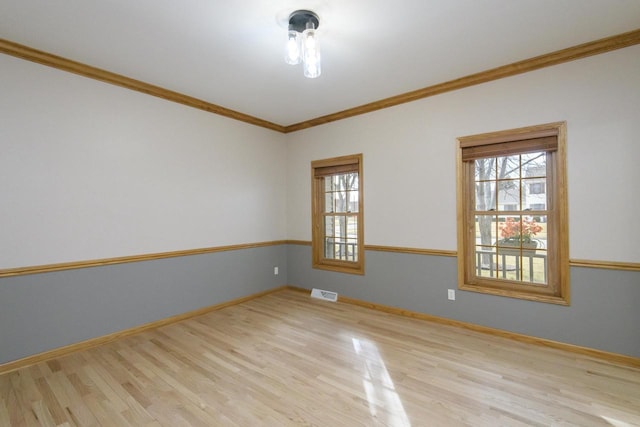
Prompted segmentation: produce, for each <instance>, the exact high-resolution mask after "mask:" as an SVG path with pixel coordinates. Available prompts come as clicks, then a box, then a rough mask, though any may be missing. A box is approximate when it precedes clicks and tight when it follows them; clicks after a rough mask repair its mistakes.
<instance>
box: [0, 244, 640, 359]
mask: <svg viewBox="0 0 640 427" xmlns="http://www.w3.org/2000/svg"><path fill="white" fill-rule="evenodd" d="M366 257H367V258H366V274H365V275H364V276H359V275H350V274H341V273H334V272H328V271H324V270H316V269H313V268H311V248H310V247H309V246H303V245H279V246H267V247H262V248H252V249H244V250H237V251H228V252H217V253H212V254H203V255H194V256H187V257H180V258H167V259H161V260H154V261H145V262H136V263H130V264H117V265H111V266H104V267H93V268H85V269H79V270H67V271H60V272H54V273H46V274H34V275H27V276H18V277H12V278H3V279H0V363H6V362H10V361H12V360H16V359H19V358H22V357H26V356H31V355H34V354H38V353H42V352H44V351H47V350H51V349H54V348H58V347H62V346H65V345H69V344H73V343H76V342H80V341H84V340H87V339H90V338H95V337H100V336H103V335H107V334H110V333H112V332H117V331H121V330H126V329H129V328H132V327H135V326H139V325H142V324H145V323H149V322H153V321H156V320H160V319H164V318H167V317H170V316H173V315H176V314H181V313H185V312H188V311H191V310H195V309H198V308H201V307H207V306H210V305H215V304H219V303H222V302H225V301H230V300H233V299H236V298H240V297H244V296H247V295H251V294H254V293H257V292H261V291H264V290H268V289H273V288H276V287H278V286H282V285H284V284H290V285H294V286H299V287H303V288H308V289H311V288H314V287H315V288H321V289H327V290H332V291H336V292H338V293H339V294H341V295H345V296H349V297H352V298H358V299H360V300H363V301H369V302H373V303H377V304H384V305H389V306H394V307H399V308H403V309H407V310H411V311H416V312H420V313H426V314H431V315H435V316H440V317H445V318H449V319H454V320H460V321H464V322H469V323H473V324H477V325H483V326H488V327H492V328H497V329H502V330H506V331H511V332H516V333H521V334H526V335H530V336H534V337H541V338H546V339H551V340H554V341H560V342H565V343H569V344H575V345H579V346H584V347H590V348H595V349H600V350H604V351H610V352H614V353H620V354H626V355H629V356H635V357H640V328H638V325H640V310H638V309H637V307H636V306H637V304H638V302H640V273H638V272H630V271H618V270H601V269H592V268H577V267H573V268H572V269H571V299H572V302H571V306H569V307H564V306H558V305H553V304H544V303H536V302H530V301H522V300H517V299H511V298H503V297H497V296H491V295H484V294H479V293H475V292H465V291H460V290H457V282H456V280H457V273H456V268H457V266H456V258H453V257H442V256H425V255H412V254H401V253H391V252H378V251H367V253H366ZM274 266H278V267H279V270H280V274H279V275H278V276H275V275H274V274H273V267H274ZM449 288H451V289H456V301H448V300H447V289H449Z"/></svg>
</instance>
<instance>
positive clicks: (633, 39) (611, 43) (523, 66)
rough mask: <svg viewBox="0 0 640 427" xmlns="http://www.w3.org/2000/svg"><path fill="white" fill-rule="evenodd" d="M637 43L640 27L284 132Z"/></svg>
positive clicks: (330, 115)
mask: <svg viewBox="0 0 640 427" xmlns="http://www.w3.org/2000/svg"><path fill="white" fill-rule="evenodd" d="M636 44H640V29H637V30H634V31H629V32H627V33H623V34H618V35H615V36H611V37H607V38H604V39H600V40H596V41H592V42H588V43H584V44H581V45H578V46H573V47H569V48H567V49H562V50H557V51H555V52H551V53H546V54H544V55H540V56H536V57H534V58H529V59H525V60H523V61H518V62H514V63H512V64H508V65H503V66H500V67H497V68H492V69H490V70H486V71H481V72H479V73H475V74H470V75H468V76H465V77H461V78H459V79H455V80H449V81H448V82H444V83H439V84H436V85H433V86H428V87H425V88H422V89H418V90H414V91H411V92H407V93H403V94H401V95H396V96H392V97H390V98H385V99H382V100H379V101H374V102H371V103H369V104H364V105H361V106H359V107H354V108H350V109H348V110H344V111H340V112H338V113H333V114H328V115H326V116H322V117H317V118H315V119H311V120H307V121H304V122H300V123H297V124H293V125H289V126H285V129H284V132H285V133H291V132H297V131H299V130H303V129H308V128H311V127H314V126H320V125H323V124H326V123H330V122H335V121H338V120H343V119H346V118H349V117H354V116H358V115H361V114H367V113H370V112H372V111H376V110H382V109H384V108H389V107H394V106H396V105H400V104H405V103H407V102H412V101H416V100H419V99H423V98H428V97H430V96H434V95H439V94H441V93H445V92H451V91H454V90H458V89H463V88H466V87H469V86H475V85H479V84H482V83H486V82H490V81H493V80H499V79H503V78H505V77H511V76H515V75H517V74H523V73H527V72H529V71H534V70H538V69H540V68H545V67H551V66H553V65H558V64H562V63H565V62H569V61H574V60H576V59H582V58H586V57H588V56H593V55H598V54H601V53H605V52H609V51H612V50H617V49H622V48H624V47H629V46H633V45H636Z"/></svg>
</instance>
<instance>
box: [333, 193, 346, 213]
mask: <svg viewBox="0 0 640 427" xmlns="http://www.w3.org/2000/svg"><path fill="white" fill-rule="evenodd" d="M333 200H334V204H335V209H336V210H335V212H346V211H347V192H346V191H336V192H335V193H333Z"/></svg>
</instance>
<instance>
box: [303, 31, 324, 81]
mask: <svg viewBox="0 0 640 427" xmlns="http://www.w3.org/2000/svg"><path fill="white" fill-rule="evenodd" d="M302 66H303V71H304V76H305V77H308V78H310V79H314V78H316V77H318V76H320V73H321V72H322V69H321V67H320V46H319V45H318V37H317V35H316V30H315V29H314V28H313V26H311V28H307V29H306V30H304V31H303V32H302Z"/></svg>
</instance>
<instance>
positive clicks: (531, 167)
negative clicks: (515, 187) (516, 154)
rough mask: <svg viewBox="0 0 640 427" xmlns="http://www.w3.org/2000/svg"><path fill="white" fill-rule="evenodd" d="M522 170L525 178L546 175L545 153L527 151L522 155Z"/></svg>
mask: <svg viewBox="0 0 640 427" xmlns="http://www.w3.org/2000/svg"><path fill="white" fill-rule="evenodd" d="M522 170H523V173H522V174H523V176H524V177H525V178H534V177H545V176H547V153H545V152H537V153H527V154H523V155H522Z"/></svg>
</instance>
